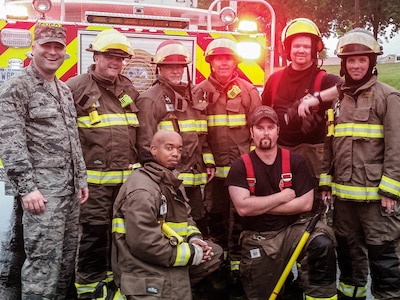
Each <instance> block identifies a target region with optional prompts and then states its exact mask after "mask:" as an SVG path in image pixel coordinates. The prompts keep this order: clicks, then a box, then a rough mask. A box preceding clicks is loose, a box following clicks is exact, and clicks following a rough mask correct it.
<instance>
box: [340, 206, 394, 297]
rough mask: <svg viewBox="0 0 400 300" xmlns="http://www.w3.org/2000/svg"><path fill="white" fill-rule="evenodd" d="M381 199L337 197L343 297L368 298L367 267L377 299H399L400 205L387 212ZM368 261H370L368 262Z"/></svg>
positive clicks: (373, 292)
mask: <svg viewBox="0 0 400 300" xmlns="http://www.w3.org/2000/svg"><path fill="white" fill-rule="evenodd" d="M384 209H385V208H383V207H382V206H381V201H376V202H369V203H364V202H353V201H342V200H340V199H336V200H335V210H334V218H333V228H334V231H335V234H336V239H337V243H338V247H337V255H338V264H339V269H340V281H339V287H338V290H339V295H340V299H365V298H366V291H367V276H368V267H369V270H370V272H371V278H372V286H371V290H372V294H373V295H374V297H375V298H376V299H400V207H399V203H398V202H397V204H396V210H395V212H394V213H392V214H387V213H386V212H385V211H384ZM368 263H369V264H368Z"/></svg>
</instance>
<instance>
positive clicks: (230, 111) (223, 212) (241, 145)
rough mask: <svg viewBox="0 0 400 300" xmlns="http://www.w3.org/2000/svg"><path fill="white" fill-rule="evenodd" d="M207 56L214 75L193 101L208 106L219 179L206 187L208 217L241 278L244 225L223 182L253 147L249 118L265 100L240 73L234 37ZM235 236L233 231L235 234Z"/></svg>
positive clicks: (199, 87)
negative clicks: (239, 239)
mask: <svg viewBox="0 0 400 300" xmlns="http://www.w3.org/2000/svg"><path fill="white" fill-rule="evenodd" d="M205 60H206V62H208V63H209V64H210V67H211V74H210V76H209V77H208V79H206V80H204V81H203V82H201V83H200V84H199V85H197V86H196V87H195V89H194V101H195V103H197V104H198V105H202V106H203V107H204V109H203V111H204V113H205V114H206V116H207V127H208V144H209V146H210V149H211V154H212V155H210V158H209V160H210V162H211V161H212V163H213V164H215V166H216V171H215V176H214V178H213V179H212V180H211V181H210V182H208V183H207V184H206V187H205V202H206V211H207V215H208V220H207V221H208V226H209V229H210V235H211V237H213V238H214V239H215V240H216V242H217V243H218V244H219V245H221V246H222V248H223V249H224V250H225V251H226V253H227V251H228V246H229V245H228V244H229V243H230V244H231V245H230V246H229V247H230V248H231V251H230V264H231V266H230V267H231V271H233V273H232V275H235V276H234V277H235V278H234V279H235V280H236V279H237V278H236V274H238V270H239V258H240V253H239V252H240V249H239V247H238V245H237V241H238V238H239V234H240V228H236V225H238V224H239V222H237V220H235V219H237V218H238V215H237V214H236V213H235V212H234V208H233V205H232V203H231V199H230V197H229V193H228V188H227V187H226V186H224V182H225V178H226V176H227V175H228V171H229V168H230V165H231V164H232V162H233V161H234V160H235V159H236V158H238V157H239V156H240V155H241V154H243V153H247V152H249V151H250V145H251V137H250V133H249V122H248V118H249V117H250V116H251V114H252V113H253V111H254V110H255V109H256V108H257V107H258V106H260V105H261V101H260V96H259V94H258V91H257V89H256V88H255V87H254V86H253V85H252V84H251V83H249V82H247V81H246V80H244V79H242V78H239V76H238V73H237V65H238V63H239V62H240V59H239V56H238V54H237V50H236V43H235V42H234V41H233V40H230V39H228V38H218V39H215V40H213V41H212V42H211V43H210V44H209V45H208V46H207V48H206V51H205ZM230 215H232V216H230ZM230 232H233V235H231V234H230ZM230 236H233V237H232V239H231V238H230ZM229 239H230V240H231V241H230V242H228V241H229Z"/></svg>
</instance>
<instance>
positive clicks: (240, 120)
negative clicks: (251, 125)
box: [207, 114, 247, 127]
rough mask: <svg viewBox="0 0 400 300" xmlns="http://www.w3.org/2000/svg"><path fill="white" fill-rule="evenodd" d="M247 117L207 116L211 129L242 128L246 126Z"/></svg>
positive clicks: (241, 115)
mask: <svg viewBox="0 0 400 300" xmlns="http://www.w3.org/2000/svg"><path fill="white" fill-rule="evenodd" d="M246 124H247V122H246V115H245V114H236V115H209V116H207V125H208V126H209V127H218V126H229V127H240V126H246Z"/></svg>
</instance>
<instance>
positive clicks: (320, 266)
mask: <svg viewBox="0 0 400 300" xmlns="http://www.w3.org/2000/svg"><path fill="white" fill-rule="evenodd" d="M250 132H251V136H252V138H253V142H254V144H255V150H254V151H252V152H250V153H249V154H245V155H242V156H241V157H240V158H238V159H237V160H236V161H235V162H234V163H233V164H232V167H231V169H230V171H229V175H228V177H227V179H226V184H227V185H229V192H230V195H231V197H232V200H233V203H234V204H235V207H236V209H237V211H238V212H239V213H240V215H241V216H242V219H241V221H242V226H243V230H244V231H243V232H242V234H241V239H240V241H241V249H242V257H241V261H240V275H241V279H242V281H243V286H244V289H245V291H246V296H247V298H248V299H257V300H261V299H275V298H269V296H270V295H272V293H273V292H275V289H274V287H275V285H276V283H277V282H278V279H279V276H280V275H281V273H282V271H283V270H284V268H285V266H286V264H287V263H288V261H289V258H291V255H292V253H293V252H294V249H295V247H296V245H297V244H298V243H299V240H300V237H301V236H302V235H303V233H304V231H305V228H306V227H307V225H308V223H309V222H310V219H311V218H310V216H309V215H307V213H308V212H309V211H310V210H311V208H312V203H313V196H314V195H313V194H314V182H313V178H312V176H311V174H310V172H309V170H308V168H307V165H306V162H305V160H304V158H303V157H301V156H300V155H299V154H297V153H294V152H290V151H289V150H287V149H283V148H280V147H279V146H278V145H277V140H278V136H279V121H278V115H277V114H276V112H275V111H274V110H273V109H272V108H271V107H269V106H261V107H259V108H257V110H256V111H255V113H254V114H253V115H252V127H251V128H250ZM289 174H290V175H289ZM334 239H335V238H334V235H333V230H332V228H330V227H329V226H327V225H326V224H324V223H323V222H321V221H319V222H317V224H316V227H315V228H314V230H313V231H312V233H311V236H310V239H309V240H308V241H307V243H306V244H305V248H304V249H303V251H302V252H301V254H300V256H299V257H298V259H297V262H298V265H301V268H299V269H298V270H299V274H300V276H299V278H300V281H301V286H302V288H303V290H304V297H302V298H301V299H307V300H336V299H337V295H336V255H335V242H334ZM286 299H298V298H286Z"/></svg>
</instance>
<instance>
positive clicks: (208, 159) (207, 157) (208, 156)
mask: <svg viewBox="0 0 400 300" xmlns="http://www.w3.org/2000/svg"><path fill="white" fill-rule="evenodd" d="M203 161H204V163H205V164H206V165H215V160H214V155H213V154H212V153H203Z"/></svg>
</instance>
